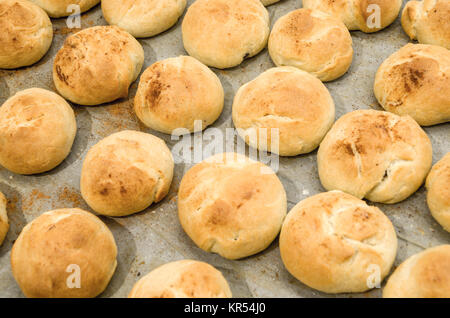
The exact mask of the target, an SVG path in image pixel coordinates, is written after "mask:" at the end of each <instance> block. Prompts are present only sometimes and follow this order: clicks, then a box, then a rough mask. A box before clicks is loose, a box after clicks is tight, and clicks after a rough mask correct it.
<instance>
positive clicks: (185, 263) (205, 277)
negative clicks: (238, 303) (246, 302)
mask: <svg viewBox="0 0 450 318" xmlns="http://www.w3.org/2000/svg"><path fill="white" fill-rule="evenodd" d="M128 297H129V298H231V290H230V287H228V283H227V281H226V280H225V278H224V277H223V275H222V273H221V272H219V271H218V270H217V269H215V268H214V267H213V266H211V265H209V264H207V263H203V262H199V261H191V260H182V261H177V262H172V263H167V264H165V265H162V266H160V267H158V268H156V269H155V270H153V271H151V272H150V273H149V274H147V275H146V276H144V277H143V278H141V279H140V280H139V281H138V282H137V283H136V284H135V285H134V287H133V289H132V290H131V292H130V294H129V295H128Z"/></svg>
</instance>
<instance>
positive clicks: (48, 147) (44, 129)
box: [0, 88, 77, 174]
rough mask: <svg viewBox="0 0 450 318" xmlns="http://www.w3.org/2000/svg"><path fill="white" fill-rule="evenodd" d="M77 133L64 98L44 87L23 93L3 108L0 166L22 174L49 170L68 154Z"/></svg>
mask: <svg viewBox="0 0 450 318" xmlns="http://www.w3.org/2000/svg"><path fill="white" fill-rule="evenodd" d="M76 133H77V123H76V121H75V114H74V112H73V110H72V108H71V107H70V105H69V104H68V103H67V102H66V101H65V100H64V98H62V97H61V96H59V95H57V94H55V93H53V92H50V91H48V90H45V89H41V88H30V89H26V90H23V91H20V92H18V93H17V94H16V95H14V96H12V97H10V98H9V99H8V100H7V101H6V102H5V103H4V104H3V105H2V106H1V107H0V165H2V166H3V167H5V168H6V169H8V170H10V171H12V172H14V173H19V174H36V173H42V172H45V171H49V170H51V169H53V168H55V167H56V166H58V165H59V164H60V163H61V162H62V161H63V160H64V159H65V158H66V157H67V156H68V155H69V153H70V150H71V148H72V145H73V141H74V139H75V135H76Z"/></svg>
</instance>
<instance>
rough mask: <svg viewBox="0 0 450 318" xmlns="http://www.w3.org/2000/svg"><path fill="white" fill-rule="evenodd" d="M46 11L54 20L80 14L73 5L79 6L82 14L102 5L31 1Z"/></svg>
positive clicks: (78, 0)
mask: <svg viewBox="0 0 450 318" xmlns="http://www.w3.org/2000/svg"><path fill="white" fill-rule="evenodd" d="M30 1H32V2H34V3H36V4H37V5H38V6H40V7H41V8H42V9H44V10H45V11H46V12H47V13H48V15H49V16H50V17H52V18H61V17H67V16H69V15H71V14H75V13H78V11H75V10H74V7H71V6H73V5H78V6H79V8H80V13H83V12H86V11H88V10H89V9H91V8H92V7H94V6H96V5H97V4H98V3H100V0H30Z"/></svg>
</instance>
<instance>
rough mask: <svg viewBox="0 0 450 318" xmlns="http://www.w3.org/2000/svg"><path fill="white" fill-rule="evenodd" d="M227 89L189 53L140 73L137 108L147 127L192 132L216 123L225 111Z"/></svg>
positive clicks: (169, 131) (154, 65) (135, 100)
mask: <svg viewBox="0 0 450 318" xmlns="http://www.w3.org/2000/svg"><path fill="white" fill-rule="evenodd" d="M223 104H224V92H223V88H222V84H221V82H220V80H219V78H218V77H217V76H216V74H214V73H213V72H212V71H211V70H210V69H209V68H208V67H207V66H205V65H203V64H202V63H200V62H199V61H197V60H196V59H194V58H193V57H190V56H180V57H177V58H170V59H166V60H163V61H159V62H156V63H155V64H153V65H151V66H150V67H149V68H147V69H146V70H145V71H144V73H143V74H142V76H141V79H140V82H139V87H138V90H137V93H136V97H135V98H134V110H135V111H136V114H137V116H138V117H139V119H140V120H141V121H142V122H143V123H144V124H145V125H146V126H148V127H150V128H152V129H154V130H157V131H161V132H163V133H166V134H172V133H176V131H175V130H176V129H180V128H185V129H187V130H188V131H189V132H193V131H194V128H196V127H195V121H201V126H202V127H201V128H202V129H206V127H207V126H209V125H211V124H212V123H214V122H215V121H216V120H217V118H219V116H220V114H221V113H222V109H223Z"/></svg>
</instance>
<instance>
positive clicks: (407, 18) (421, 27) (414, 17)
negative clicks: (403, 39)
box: [402, 0, 450, 50]
mask: <svg viewBox="0 0 450 318" xmlns="http://www.w3.org/2000/svg"><path fill="white" fill-rule="evenodd" d="M449 16H450V1H448V0H423V1H408V2H407V3H406V5H405V8H404V9H403V13H402V26H403V30H405V32H406V34H408V36H409V37H410V38H411V40H417V41H419V43H423V44H433V45H439V46H442V47H445V48H447V49H449V50H450V32H449V30H450V19H449Z"/></svg>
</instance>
